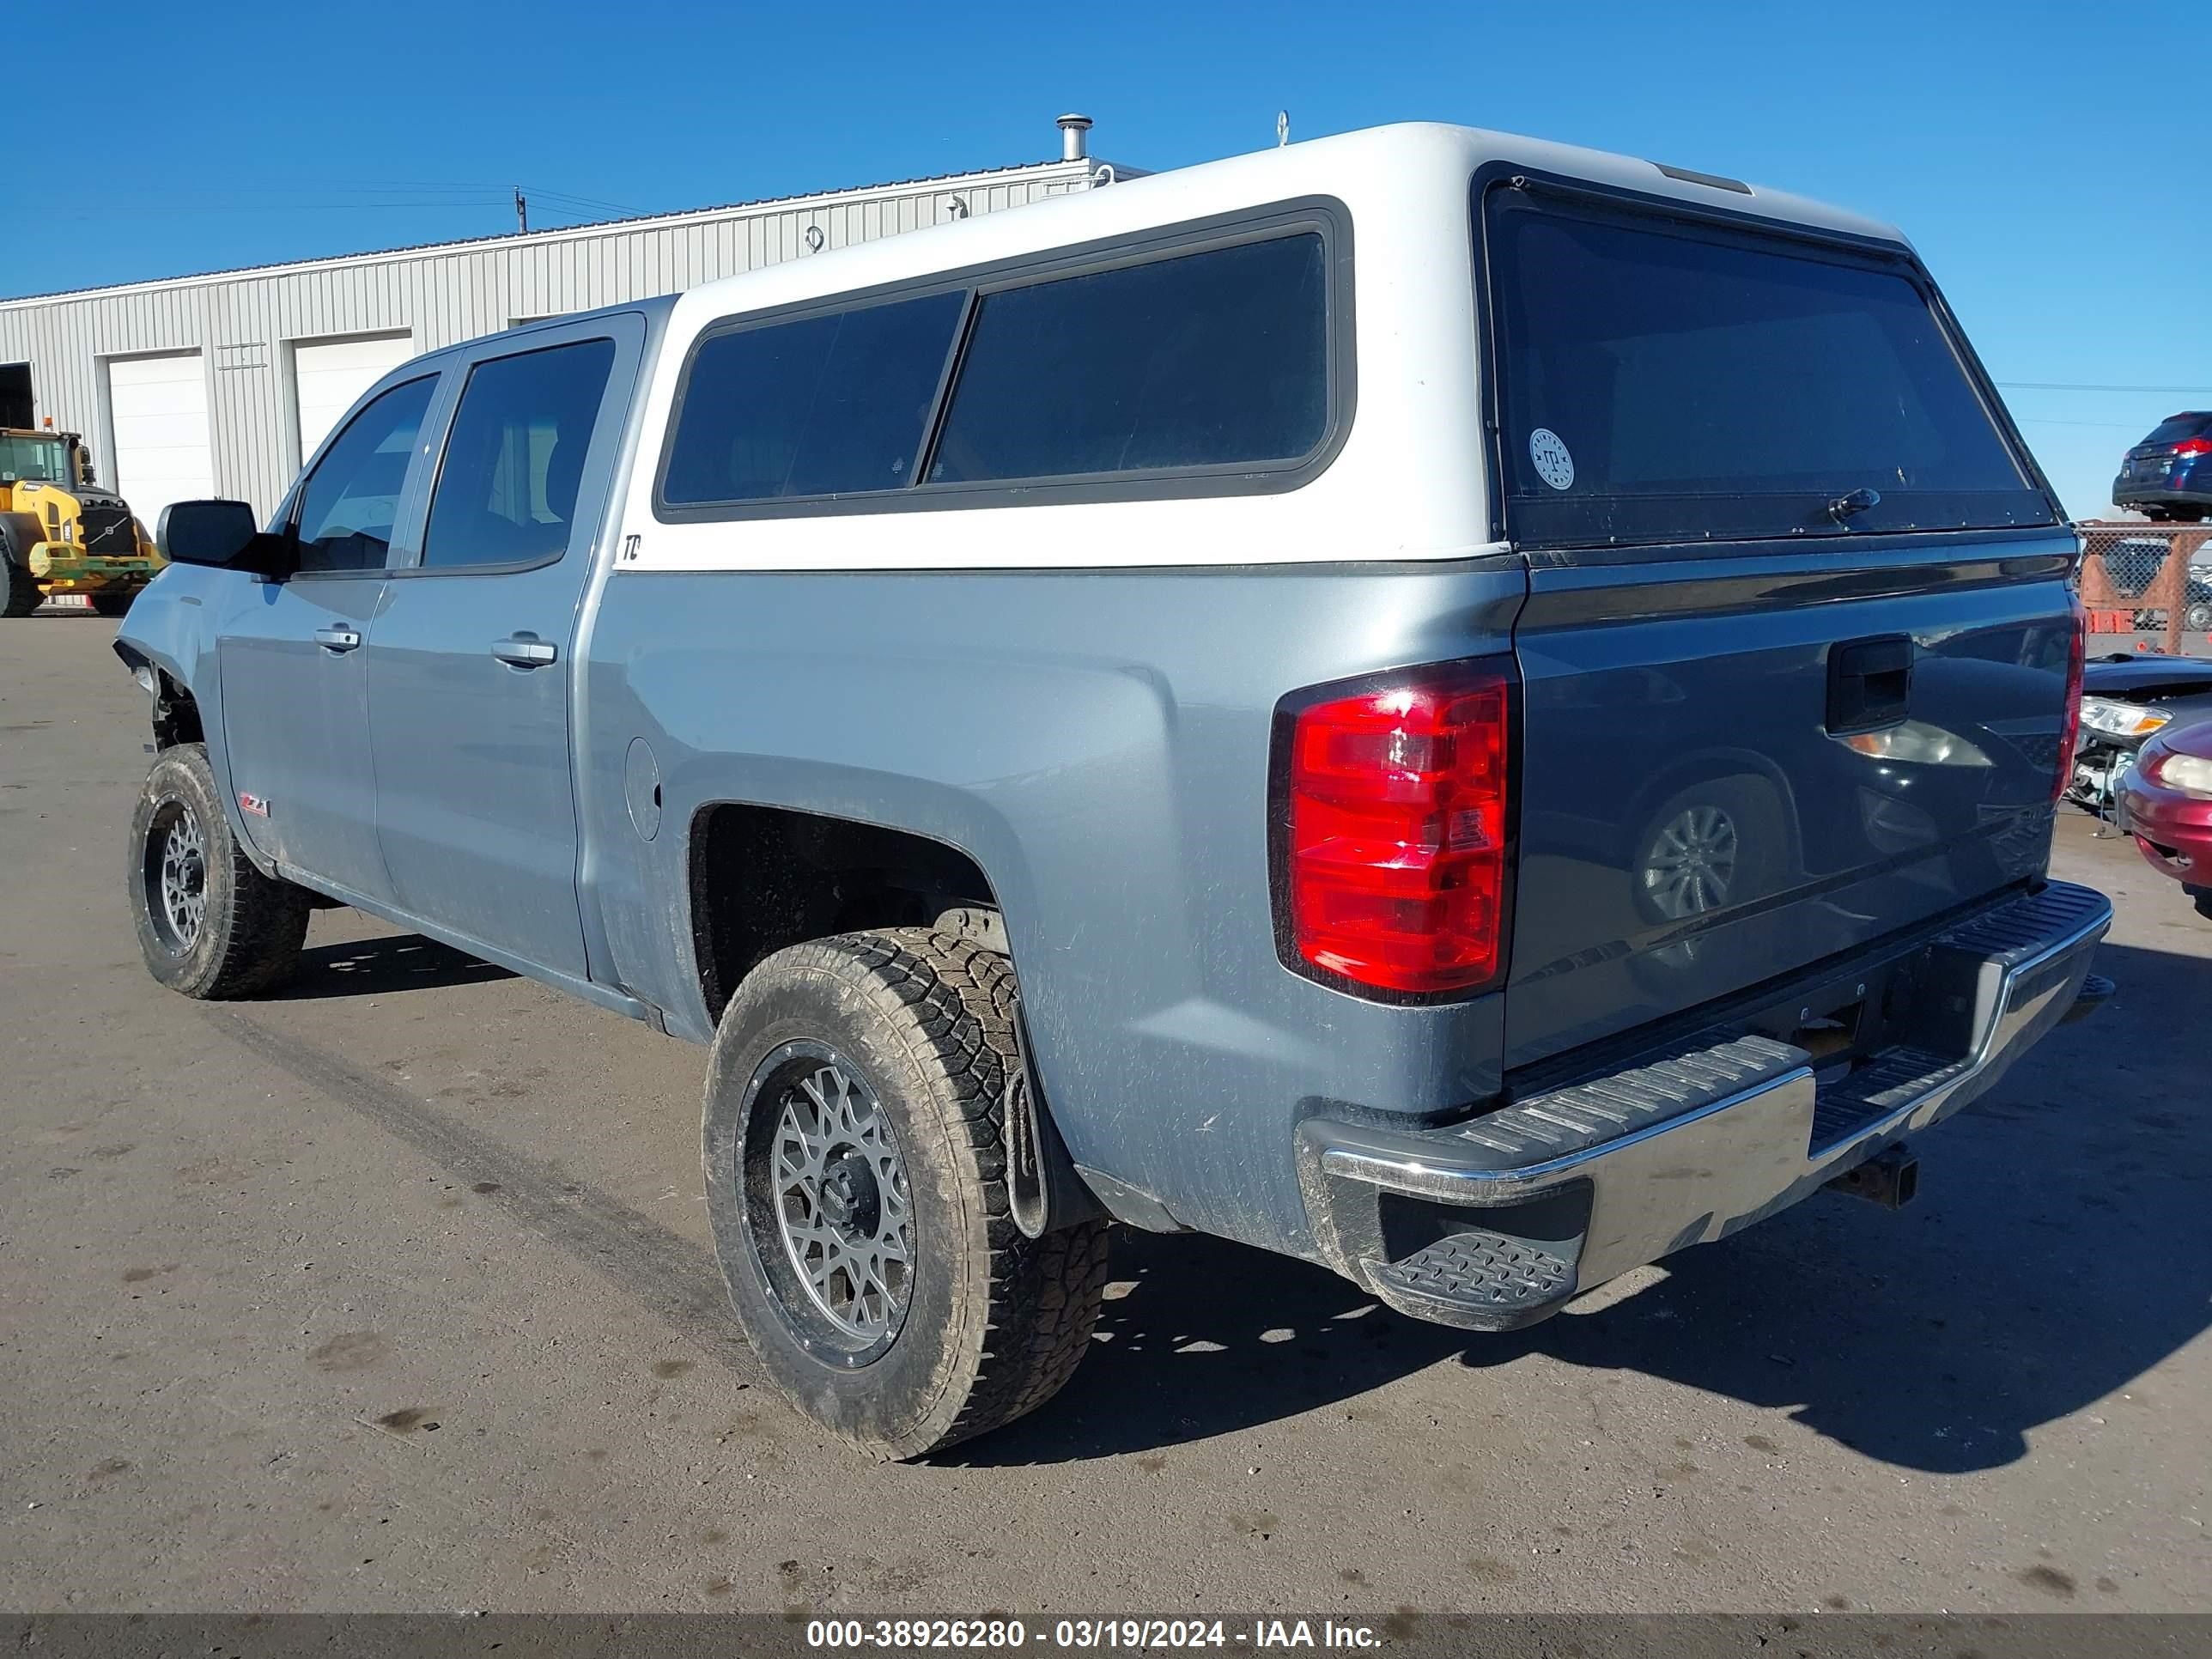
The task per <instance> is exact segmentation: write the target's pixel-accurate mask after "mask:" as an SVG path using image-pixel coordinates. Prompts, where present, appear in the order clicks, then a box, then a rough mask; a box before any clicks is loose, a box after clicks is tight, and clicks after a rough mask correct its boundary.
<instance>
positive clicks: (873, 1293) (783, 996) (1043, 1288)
mask: <svg viewBox="0 0 2212 1659" xmlns="http://www.w3.org/2000/svg"><path fill="white" fill-rule="evenodd" d="M1013 1015H1014V979H1013V970H1012V965H1011V964H1010V963H1008V962H1007V961H1006V958H1005V957H1001V956H998V955H996V954H994V953H993V952H991V951H985V950H982V949H980V948H979V947H977V946H975V945H972V944H969V943H968V942H966V941H965V940H960V939H952V938H951V937H949V936H947V935H944V934H938V933H930V932H928V931H927V930H925V929H921V928H900V929H896V930H892V931H888V932H884V933H855V934H847V935H842V936H840V937H837V938H835V939H818V940H815V941H813V942H811V943H809V944H805V945H794V946H793V947H791V948H790V949H788V950H785V951H778V952H777V953H776V954H775V955H774V956H772V957H769V958H768V959H767V960H766V961H765V962H763V963H761V964H760V965H759V966H758V967H757V968H755V969H753V970H752V972H751V973H750V974H749V975H747V976H746V977H745V980H744V983H743V984H742V985H740V986H739V987H738V993H737V994H736V996H734V997H733V998H732V999H731V1001H730V1006H728V1008H727V1009H726V1010H725V1011H724V1012H723V1015H722V1020H721V1027H720V1031H719V1032H718V1034H717V1035H716V1037H715V1040H714V1058H713V1060H712V1063H711V1065H710V1066H709V1071H708V1084H707V1101H706V1109H705V1115H704V1121H703V1135H702V1140H703V1146H702V1152H703V1158H704V1164H705V1172H706V1182H707V1204H708V1216H709V1218H710V1220H711V1221H712V1224H713V1226H714V1248H715V1252H716V1254H717V1255H718V1256H719V1257H720V1261H721V1266H722V1273H723V1277H724V1279H726V1282H727V1284H728V1285H729V1291H730V1301H731V1305H732V1308H734V1310H736V1313H737V1316H738V1322H740V1323H741V1324H742V1325H743V1326H744V1328H745V1334H747V1336H748V1337H750V1339H751V1340H752V1344H753V1346H754V1347H755V1349H756V1350H757V1351H758V1352H759V1354H760V1357H761V1359H762V1362H763V1364H764V1366H765V1367H766V1369H767V1370H768V1373H769V1376H771V1377H772V1378H773V1379H774V1380H775V1383H776V1384H777V1385H778V1386H779V1388H780V1389H781V1390H782V1392H783V1394H784V1395H785V1396H786V1398H787V1399H788V1400H789V1401H791V1403H792V1404H793V1406H795V1407H798V1408H799V1410H800V1411H801V1412H803V1413H805V1414H806V1415H807V1416H808V1417H811V1418H812V1419H814V1420H815V1421H816V1422H817V1423H819V1424H820V1425H822V1426H823V1427H824V1428H826V1429H828V1430H829V1431H831V1432H833V1433H835V1434H836V1435H839V1436H840V1437H842V1438H844V1439H845V1440H847V1441H848V1442H849V1443H852V1444H853V1445H854V1446H855V1447H857V1448H859V1449H861V1450H863V1451H866V1452H868V1453H870V1454H872V1455H875V1456H878V1457H917V1456H920V1455H923V1454H925V1453H927V1452H931V1451H934V1450H937V1449H940V1448H942V1447H945V1446H949V1445H951V1444H953V1443H956V1442H957V1441H962V1440H966V1439H969V1438H970V1437H973V1436H975V1435H979V1434H982V1433H984V1432H986V1431H989V1430H991V1429H994V1428H997V1427H999V1426H1000V1425H1002V1424H1005V1423H1008V1422H1011V1421H1012V1419H1015V1418H1017V1417H1019V1416H1021V1415H1022V1414H1023V1413H1025V1412H1028V1411H1030V1410H1033V1409H1034V1408H1036V1407H1038V1406H1040V1405H1042V1404H1043V1403H1044V1401H1047V1400H1048V1399H1049V1398H1051V1397H1052V1395H1054V1394H1055V1393H1057V1392H1058V1391H1059V1389H1060V1387H1061V1385H1062V1384H1063V1383H1066V1381H1067V1379H1068V1377H1069V1376H1071V1375H1073V1372H1074V1370H1075V1367H1076V1364H1077V1363H1078V1362H1079V1360H1080V1359H1081V1358H1082V1357H1083V1354H1084V1351H1085V1348H1086V1347H1087V1346H1089V1343H1090V1340H1091V1328H1092V1327H1093V1326H1094V1325H1095V1324H1096V1323H1097V1316H1098V1307H1099V1302H1100V1299H1101V1296H1102V1293H1103V1290H1104V1286H1105V1281H1106V1262H1107V1232H1106V1225H1105V1224H1104V1223H1103V1222H1098V1221H1088V1222H1084V1223H1080V1224H1078V1225H1075V1226H1073V1227H1068V1228H1064V1229H1062V1230H1060V1231H1054V1232H1050V1233H1048V1234H1046V1235H1045V1236H1044V1237H1042V1238H1036V1239H1031V1238H1027V1237H1024V1236H1023V1234H1022V1233H1021V1231H1020V1230H1019V1229H1018V1227H1016V1226H1015V1225H1014V1223H1013V1220H1012V1217H1011V1215H1010V1213H1009V1210H1008V1206H1007V1195H1006V1143H1005V1139H1004V1128H1005V1125H1004V1111H1005V1103H1006V1096H1007V1085H1008V1082H1009V1080H1010V1079H1012V1078H1013V1077H1014V1076H1015V1074H1016V1070H1015V1068H1016V1067H1017V1066H1018V1063H1019V1061H1018V1051H1017V1049H1016V1047H1015V1038H1014V1024H1013Z"/></svg>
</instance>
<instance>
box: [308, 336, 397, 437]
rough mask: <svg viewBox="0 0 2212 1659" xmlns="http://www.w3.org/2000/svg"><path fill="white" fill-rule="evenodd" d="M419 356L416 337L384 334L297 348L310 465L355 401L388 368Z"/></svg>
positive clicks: (320, 342) (319, 342)
mask: <svg viewBox="0 0 2212 1659" xmlns="http://www.w3.org/2000/svg"><path fill="white" fill-rule="evenodd" d="M414 355H415V339H414V337H413V336H412V335H410V334H380V335H376V336H374V337H370V338H368V339H353V340H301V341H300V342H298V343H296V344H295V345H294V346H293V348H292V386H293V389H294V391H295V392H296V393H297V394H298V399H299V407H300V460H301V465H306V463H307V458H308V457H309V456H311V455H313V453H315V446H316V445H317V444H319V443H320V442H322V441H323V440H324V439H325V438H326V437H328V436H329V435H330V431H331V428H332V427H334V426H336V425H337V423H338V422H339V420H340V419H341V418H342V417H343V416H344V414H345V412H346V410H349V409H351V408H352V407H353V404H354V399H355V398H358V397H360V396H361V394H362V392H366V391H368V389H369V387H371V386H374V385H375V384H376V383H377V381H378V380H381V379H382V378H383V376H384V372H385V371H386V369H388V368H398V366H399V365H400V364H401V363H404V362H406V361H407V360H408V359H409V358H410V357H412V356H414Z"/></svg>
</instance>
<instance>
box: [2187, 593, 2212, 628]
mask: <svg viewBox="0 0 2212 1659" xmlns="http://www.w3.org/2000/svg"><path fill="white" fill-rule="evenodd" d="M2181 622H2182V626H2184V627H2185V628H2186V629H2188V630H2189V631H2190V632H2191V633H2192V634H2212V599H2198V600H2197V601H2196V603H2194V604H2193V605H2191V606H2190V607H2189V609H2188V610H2186V611H2184V612H2182V616H2181Z"/></svg>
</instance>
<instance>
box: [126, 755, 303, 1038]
mask: <svg viewBox="0 0 2212 1659" xmlns="http://www.w3.org/2000/svg"><path fill="white" fill-rule="evenodd" d="M129 852H130V859H129V862H128V864H127V866H125V873H126V876H127V878H128V880H129V883H130V895H131V920H132V921H134V922H135V923H136V924H137V933H138V949H139V951H140V953H141V954H142V955H143V956H144V957H145V958H146V968H147V971H148V972H149V973H151V974H152V975H154V977H155V979H157V980H159V981H161V983H162V984H164V985H166V986H167V987H169V988H170V989H171V990H173V991H177V992H179V993H181V994H184V995H185V996H188V997H200V998H206V999H210V1000H220V999H226V998H232V997H249V996H252V995H255V994H258V993H259V992H263V991H266V990H269V989H270V988H272V987H275V986H276V985H279V984H281V983H283V981H285V980H287V979H289V978H290V977H291V975H292V970H293V969H294V968H295V967H296V966H297V965H298V963H299V960H300V945H301V942H302V941H303V940H304V939H306V937H307V909H308V895H307V890H305V889H304V888H300V887H295V886H293V885H292V884H291V883H289V882H285V881H277V880H275V879H272V878H270V877H268V876H264V875H263V874H262V873H261V872H259V871H258V870H257V869H255V868H254V867H253V864H252V860H249V859H248V858H247V857H246V854H245V852H244V851H243V850H242V849H241V848H240V847H239V845H238V843H237V842H236V841H234V839H233V838H232V836H231V833H230V824H229V822H228V820H227V819H226V818H225V817H224V816H223V811H222V799H221V797H220V796H218V795H217V794H216V787H215V775H214V773H213V772H212V771H211V770H210V768H209V766H208V758H207V750H206V749H205V748H204V746H203V745H201V744H197V743H186V744H178V745H177V746H176V747H175V748H173V749H167V750H163V751H162V753H161V758H160V759H159V760H157V761H155V763H154V769H153V770H152V771H151V772H150V773H149V774H148V775H147V777H146V787H144V788H143V789H142V790H140V791H139V792H138V810H137V811H136V812H134V813H133V814H132V815H131V842H130V848H129Z"/></svg>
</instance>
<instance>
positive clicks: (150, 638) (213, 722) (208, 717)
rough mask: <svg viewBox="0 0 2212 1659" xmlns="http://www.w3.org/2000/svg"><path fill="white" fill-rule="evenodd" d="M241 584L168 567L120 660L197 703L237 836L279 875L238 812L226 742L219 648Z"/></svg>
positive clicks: (125, 628) (218, 574)
mask: <svg viewBox="0 0 2212 1659" xmlns="http://www.w3.org/2000/svg"><path fill="white" fill-rule="evenodd" d="M240 580H244V579H243V578H241V577H240V576H239V575H237V574H235V573H234V572H230V571H223V570H216V569H212V568H208V567H206V566H202V565H189V564H173V565H168V566H166V567H164V568H162V570H161V572H160V574H157V575H156V576H155V578H154V580H152V581H150V582H149V583H148V584H147V585H146V586H145V587H144V588H143V590H141V592H139V595H138V597H137V599H136V600H134V601H133V602H132V604H131V609H130V611H129V612H128V613H126V614H125V617H124V618H123V623H122V625H121V626H120V627H119V628H118V629H116V631H115V654H116V655H117V656H118V657H119V658H121V659H123V663H124V665H125V667H128V668H130V669H131V670H133V671H136V670H137V669H138V668H140V667H142V666H144V667H150V668H152V669H154V670H155V671H157V672H159V673H160V674H161V676H162V677H163V678H166V679H167V681H168V684H169V686H170V687H172V688H173V689H174V690H175V691H176V692H179V693H181V694H182V695H184V696H188V697H190V698H191V700H192V704H193V706H194V707H195V708H197V710H198V711H199V718H200V735H201V737H202V738H203V739H204V742H205V743H206V744H207V756H208V766H209V769H210V770H211V771H213V772H214V774H215V781H216V791H217V793H219V794H221V796H222V805H223V812H224V815H225V817H227V818H228V820H229V823H230V833H231V838H232V839H233V840H234V841H235V842H237V843H238V844H239V846H240V847H241V848H244V849H245V851H246V857H247V858H249V859H251V860H252V861H253V864H254V866H255V867H256V868H257V869H258V870H260V871H261V872H262V873H263V874H264V875H270V876H273V875H275V874H276V870H275V867H274V866H271V865H270V863H269V862H268V861H267V860H265V859H264V858H263V856H262V855H261V854H260V853H259V852H258V850H257V849H256V848H255V847H254V845H253V837H252V836H251V835H250V834H248V833H247V831H246V823H245V821H244V819H243V818H242V817H240V814H239V807H238V792H237V791H236V790H235V789H234V788H233V787H232V786H231V781H230V756H229V749H228V744H225V743H224V742H223V731H222V655H221V653H219V652H218V651H217V650H216V641H217V638H218V635H219V634H220V630H221V620H222V614H223V611H224V608H225V607H226V606H228V605H229V604H230V603H231V601H232V598H233V593H232V588H233V586H234V585H235V584H236V583H238V582H239V581H240Z"/></svg>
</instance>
